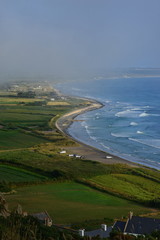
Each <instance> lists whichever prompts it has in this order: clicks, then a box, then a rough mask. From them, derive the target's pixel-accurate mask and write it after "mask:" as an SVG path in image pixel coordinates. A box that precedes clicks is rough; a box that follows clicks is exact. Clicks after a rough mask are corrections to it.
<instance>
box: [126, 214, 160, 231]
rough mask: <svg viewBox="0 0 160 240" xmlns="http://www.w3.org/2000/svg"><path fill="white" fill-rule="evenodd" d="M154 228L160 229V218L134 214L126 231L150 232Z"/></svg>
mask: <svg viewBox="0 0 160 240" xmlns="http://www.w3.org/2000/svg"><path fill="white" fill-rule="evenodd" d="M154 230H160V219H155V218H145V217H136V216H133V217H132V218H131V219H129V221H128V224H127V227H126V229H125V232H126V233H135V234H150V233H151V232H153V231H154Z"/></svg>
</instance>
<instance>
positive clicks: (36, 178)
mask: <svg viewBox="0 0 160 240" xmlns="http://www.w3.org/2000/svg"><path fill="white" fill-rule="evenodd" d="M0 173H1V174H0V182H3V181H5V182H7V183H31V182H40V181H44V180H47V178H46V177H44V176H42V175H39V174H36V173H33V172H30V171H26V170H23V169H21V168H16V167H12V166H7V165H2V164H1V165H0Z"/></svg>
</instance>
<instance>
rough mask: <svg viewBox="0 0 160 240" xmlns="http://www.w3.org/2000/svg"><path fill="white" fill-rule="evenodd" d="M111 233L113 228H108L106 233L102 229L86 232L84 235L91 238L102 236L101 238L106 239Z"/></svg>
mask: <svg viewBox="0 0 160 240" xmlns="http://www.w3.org/2000/svg"><path fill="white" fill-rule="evenodd" d="M111 231H112V227H107V231H104V230H102V229H96V230H93V231H85V233H84V235H85V236H89V237H96V236H100V238H106V237H109V234H110V232H111Z"/></svg>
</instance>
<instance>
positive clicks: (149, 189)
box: [90, 174, 160, 201]
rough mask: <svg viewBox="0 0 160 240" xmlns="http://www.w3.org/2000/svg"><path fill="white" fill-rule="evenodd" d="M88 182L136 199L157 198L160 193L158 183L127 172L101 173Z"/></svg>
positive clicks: (159, 184)
mask: <svg viewBox="0 0 160 240" xmlns="http://www.w3.org/2000/svg"><path fill="white" fill-rule="evenodd" d="M90 182H91V183H94V184H97V185H99V186H100V187H104V188H105V189H106V190H108V191H109V192H113V193H116V194H119V195H121V196H124V197H126V198H129V199H133V200H137V201H149V200H153V199H158V198H159V195H160V183H158V182H157V181H154V180H150V179H148V178H144V177H142V176H136V175H129V174H110V175H101V176H96V177H93V178H91V179H90Z"/></svg>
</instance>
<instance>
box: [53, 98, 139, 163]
mask: <svg viewBox="0 0 160 240" xmlns="http://www.w3.org/2000/svg"><path fill="white" fill-rule="evenodd" d="M89 101H90V102H91V104H90V105H89V106H87V107H84V108H80V109H76V110H74V111H71V112H69V113H67V114H65V115H63V116H62V117H60V118H59V119H58V120H57V121H56V127H57V129H58V130H59V131H60V132H62V134H64V135H65V136H68V137H69V138H71V139H73V140H74V141H76V142H78V143H79V146H78V147H66V148H65V149H66V150H67V152H69V153H71V154H77V155H80V156H83V158H84V159H86V160H92V161H98V162H101V163H105V164H116V163H122V164H127V165H129V166H131V167H136V166H141V167H143V166H142V165H139V164H137V163H133V162H130V161H128V160H125V159H122V158H120V157H117V156H114V155H112V154H110V153H107V152H104V151H101V150H99V149H97V148H94V147H92V146H89V145H87V144H84V143H82V142H80V141H77V139H74V138H73V137H72V136H71V135H70V134H69V133H68V131H67V129H68V127H69V126H70V125H71V124H72V123H73V122H74V119H75V117H77V116H78V115H80V114H82V113H84V112H88V111H92V110H95V109H99V108H102V107H103V104H101V103H100V102H97V101H95V100H89Z"/></svg>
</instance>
